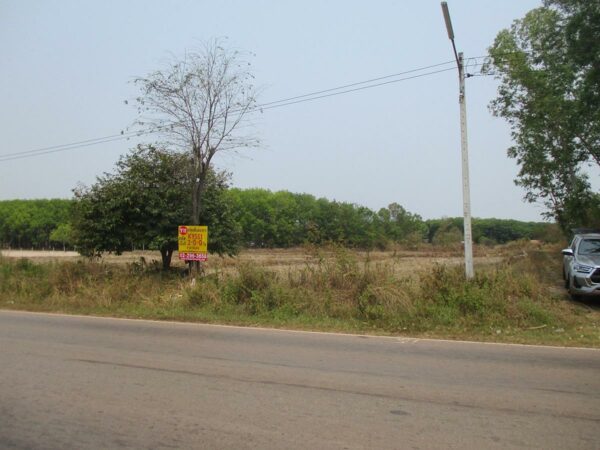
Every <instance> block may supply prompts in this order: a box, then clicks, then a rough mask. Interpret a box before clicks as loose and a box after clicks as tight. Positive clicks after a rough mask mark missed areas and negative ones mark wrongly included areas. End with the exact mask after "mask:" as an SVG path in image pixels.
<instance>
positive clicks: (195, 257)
mask: <svg viewBox="0 0 600 450" xmlns="http://www.w3.org/2000/svg"><path fill="white" fill-rule="evenodd" d="M179 259H183V260H184V261H208V254H206V253H187V252H182V253H180V254H179Z"/></svg>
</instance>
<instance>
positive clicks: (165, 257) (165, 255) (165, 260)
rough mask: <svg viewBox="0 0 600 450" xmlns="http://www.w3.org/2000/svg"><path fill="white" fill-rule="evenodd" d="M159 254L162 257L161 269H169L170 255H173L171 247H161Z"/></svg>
mask: <svg viewBox="0 0 600 450" xmlns="http://www.w3.org/2000/svg"><path fill="white" fill-rule="evenodd" d="M160 256H161V257H162V268H163V270H169V269H170V268H171V257H172V256H173V249H171V248H169V249H167V248H161V249H160Z"/></svg>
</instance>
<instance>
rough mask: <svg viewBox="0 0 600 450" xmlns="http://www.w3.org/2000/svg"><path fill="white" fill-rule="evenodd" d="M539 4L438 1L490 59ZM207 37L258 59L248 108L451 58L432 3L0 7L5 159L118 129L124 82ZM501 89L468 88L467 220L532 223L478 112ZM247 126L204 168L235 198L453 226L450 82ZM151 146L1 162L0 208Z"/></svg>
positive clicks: (511, 170) (131, 113)
mask: <svg viewBox="0 0 600 450" xmlns="http://www.w3.org/2000/svg"><path fill="white" fill-rule="evenodd" d="M540 3H541V1H533V0H503V1H498V0H494V1H491V0H449V1H448V5H449V9H450V15H451V17H452V22H453V26H454V32H455V41H456V45H457V48H458V50H459V51H462V52H464V54H465V58H467V59H468V58H475V57H479V56H482V55H485V54H486V51H487V48H488V47H489V46H490V45H491V44H492V42H493V40H494V37H495V36H496V34H497V33H498V31H500V30H501V29H503V28H506V27H508V26H510V24H511V23H512V21H513V20H515V19H518V18H520V17H522V16H523V15H524V14H525V13H526V12H527V11H529V10H530V9H533V8H535V7H538V6H540ZM213 38H221V39H223V40H224V45H226V46H228V47H230V48H235V49H239V50H242V51H244V52H251V53H252V54H253V55H255V56H252V57H251V59H250V61H251V63H252V65H251V66H250V70H251V71H252V73H253V74H254V76H255V82H256V87H257V88H258V90H259V91H260V96H259V98H258V103H259V104H260V103H267V102H270V101H274V100H280V99H284V98H288V97H293V96H296V95H302V94H306V93H310V92H314V91H320V90H323V89H328V88H332V87H337V86H341V85H346V84H351V83H355V82H360V81H363V80H368V79H372V78H378V77H383V76H387V75H390V74H396V73H399V72H404V71H408V70H412V69H415V68H420V67H424V66H430V65H433V64H438V63H444V62H449V61H452V60H453V59H454V54H453V52H452V46H451V43H450V41H449V39H448V36H447V33H446V28H445V25H444V20H443V16H442V12H441V8H440V2H439V1H437V0H420V1H416V0H412V1H407V0H395V1H379V0H372V1H369V2H365V1H349V0H340V1H337V0H336V1H327V2H325V1H312V0H303V1H275V0H271V1H266V0H264V1H261V0H254V1H251V2H249V1H241V0H239V1H233V0H230V1H227V0H223V1H217V2H215V1H210V2H207V1H202V0H190V1H186V0H172V1H164V0H162V1H161V0H155V1H154V0H146V1H138V0H129V1H113V0H102V1H85V0H60V1H53V0H44V1H42V0H38V1H31V0H0V53H1V54H2V55H3V63H2V70H0V98H1V99H2V101H1V102H0V123H2V140H1V142H0V158H1V156H2V155H6V154H12V153H20V152H27V151H31V150H36V149H40V148H47V147H51V146H56V145H62V144H68V143H71V142H79V141H84V140H87V139H93V138H98V137H103V136H109V135H114V134H118V133H119V132H120V131H121V130H124V129H127V127H129V126H130V125H131V124H132V123H133V121H134V120H135V117H136V111H135V109H134V108H133V107H132V106H131V104H129V105H126V104H125V102H124V100H126V99H131V98H135V97H136V96H137V94H138V91H137V90H136V87H135V86H134V84H133V83H132V82H131V81H132V80H133V79H134V78H135V77H136V76H144V75H147V74H149V73H150V72H153V71H155V70H158V69H162V68H164V67H165V63H166V61H167V60H168V59H169V58H171V57H175V58H177V57H179V56H181V55H183V53H184V52H185V51H186V50H187V51H189V50H193V49H194V48H198V47H199V46H200V45H201V44H202V43H203V42H205V41H207V40H210V39H213ZM478 61H481V60H478ZM472 62H474V60H472ZM446 67H448V68H449V67H452V65H451V64H449V65H447V66H442V68H446ZM431 70H434V69H431ZM431 70H429V71H431ZM469 71H470V72H473V73H475V72H477V71H478V67H476V66H472V67H471V68H470V69H469ZM424 72H427V71H424ZM424 72H420V73H424ZM397 78H398V77H397ZM392 79H393V78H392ZM497 87H498V83H497V81H496V80H494V78H493V77H489V76H478V77H472V78H469V79H467V80H466V93H467V122H468V137H469V161H470V162H469V164H470V178H471V179H470V181H471V202H472V205H471V210H472V215H473V216H474V217H497V218H507V219H508V218H510V219H519V220H536V221H537V220H541V213H542V212H543V208H542V207H541V206H539V205H532V204H529V203H526V202H524V201H523V200H522V198H523V196H524V194H525V192H524V191H523V190H522V189H521V188H519V187H517V186H515V184H514V182H513V180H514V178H515V176H516V174H517V171H518V167H517V165H516V162H515V161H514V160H511V159H509V158H508V157H507V156H506V150H507V148H508V147H509V146H510V145H511V139H510V129H509V127H508V125H507V124H506V122H505V121H503V119H501V118H495V117H493V116H492V115H491V113H490V112H489V110H488V105H489V102H490V101H491V100H492V99H493V98H494V96H495V93H496V90H497ZM251 123H252V127H253V129H252V133H253V134H254V135H255V136H257V137H258V138H259V139H260V146H259V147H258V148H255V149H250V150H244V151H242V152H239V154H238V155H233V154H225V153H221V154H219V155H218V156H217V157H216V159H215V164H216V165H217V166H218V167H219V168H221V169H226V170H228V171H230V172H231V173H232V183H233V185H234V186H235V187H240V188H252V187H260V188H266V189H271V190H288V191H291V192H303V193H309V194H313V195H315V196H316V197H326V198H329V199H331V200H338V201H345V202H351V203H356V204H360V205H364V206H368V207H370V208H372V209H375V210H377V209H379V208H381V207H384V206H387V205H388V204H390V203H392V202H397V203H399V204H401V205H402V206H404V207H405V208H406V209H407V210H408V211H410V212H412V213H416V214H419V215H421V216H422V217H423V218H425V219H430V218H439V217H445V216H448V217H454V216H461V215H462V177H461V148H460V120H459V105H458V77H457V72H456V71H452V70H451V71H446V72H443V73H438V74H432V75H428V76H423V77H420V78H415V79H411V80H405V81H402V82H397V83H391V84H388V85H385V86H380V87H375V88H372V89H365V90H361V91H357V92H352V93H347V94H344V95H337V96H333V97H328V98H324V99H318V100H314V101H309V102H304V103H300V104H296V105H289V106H286V107H281V108H276V109H270V110H266V111H264V112H263V113H259V112H256V113H254V114H253V115H252V117H251ZM159 139H160V137H159V136H154V135H152V136H144V137H143V138H136V139H132V140H117V141H112V142H107V143H104V144H99V145H93V146H87V147H82V148H77V149H71V150H67V151H61V152H56V153H49V154H45V155H41V156H36V157H32V158H22V159H15V160H4V161H0V200H6V199H26V198H70V197H72V189H73V188H75V187H76V186H77V185H78V183H83V184H85V185H90V184H92V183H94V181H95V179H96V176H98V175H101V174H102V173H103V172H111V171H113V169H114V165H115V162H116V161H117V160H118V159H119V157H120V155H123V154H125V153H127V151H128V149H130V148H132V147H134V146H135V145H136V144H137V143H138V142H148V143H149V142H153V141H155V140H159Z"/></svg>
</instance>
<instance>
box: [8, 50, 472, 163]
mask: <svg viewBox="0 0 600 450" xmlns="http://www.w3.org/2000/svg"><path fill="white" fill-rule="evenodd" d="M476 58H482V56H480V57H473V58H471V59H476ZM453 62H454V61H453V60H450V61H446V62H442V63H438V64H432V65H429V66H424V67H420V68H416V69H411V70H407V71H403V72H398V73H395V74H390V75H386V76H382V77H377V78H371V79H369V80H364V81H359V82H356V83H350V84H345V85H341V86H337V87H334V88H329V89H323V90H319V91H314V92H310V93H307V94H302V95H298V96H294V97H288V98H284V99H281V100H275V101H271V102H267V103H262V104H259V105H255V106H253V107H252V108H250V109H249V110H248V112H255V111H260V112H262V111H266V110H269V109H274V108H281V107H284V106H290V105H295V104H298V103H304V102H308V101H313V100H318V99H322V98H327V97H333V96H337V95H343V94H347V93H351V92H356V91H361V90H366V89H371V88H375V87H379V86H384V85H389V84H393V83H398V82H401V81H408V80H412V79H416V78H421V77H425V76H431V75H435V74H438V73H442V72H448V71H451V70H455V67H449V68H445V69H439V70H435V71H430V72H425V73H419V74H416V75H412V76H409V77H403V78H397V79H394V80H388V81H384V82H381V83H375V84H368V83H373V82H375V81H380V80H384V79H389V78H393V77H398V76H401V75H405V74H409V73H415V72H422V71H423V70H426V69H430V68H435V67H441V66H444V65H448V64H450V63H453ZM482 64H483V63H476V64H474V65H472V66H471V67H473V66H478V65H482ZM364 84H366V86H361V85H364ZM354 86H359V87H354ZM347 88H352V89H347ZM235 112H241V110H238V111H232V113H235ZM164 127H165V126H158V127H156V128H154V129H151V130H138V131H129V132H121V133H119V134H113V135H108V136H103V137H99V138H93V139H85V140H82V141H76V142H71V143H68V144H62V145H53V146H49V147H42V148H38V149H34V150H28V151H24V152H14V153H6V154H2V155H0V162H4V161H11V160H16V159H23V158H31V157H36V156H41V155H46V154H51V153H58V152H62V151H67V150H74V149H79V148H85V147H90V146H93V145H98V144H104V143H108V142H114V141H120V140H125V139H131V138H132V137H139V136H144V135H148V134H154V133H157V132H159V131H160V129H161V128H164Z"/></svg>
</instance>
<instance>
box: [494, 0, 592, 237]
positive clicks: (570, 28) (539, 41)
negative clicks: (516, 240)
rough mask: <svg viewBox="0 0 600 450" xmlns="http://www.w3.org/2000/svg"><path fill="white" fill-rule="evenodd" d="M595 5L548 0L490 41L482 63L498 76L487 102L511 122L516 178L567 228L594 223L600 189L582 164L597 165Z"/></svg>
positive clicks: (528, 194) (528, 195)
mask: <svg viewBox="0 0 600 450" xmlns="http://www.w3.org/2000/svg"><path fill="white" fill-rule="evenodd" d="M599 5H600V4H599V3H598V1H588V0H547V1H546V2H545V3H544V6H543V7H541V8H537V9H534V10H532V11H530V12H529V13H527V14H526V16H525V17H524V18H523V19H520V20H516V21H515V22H514V23H513V25H512V26H511V28H510V29H505V30H502V31H500V33H498V35H497V36H496V39H495V41H494V44H493V45H492V47H491V48H490V49H489V53H490V57H491V62H490V64H489V65H488V70H490V71H493V72H494V73H495V74H496V76H497V78H498V79H499V80H500V87H499V89H498V96H497V98H496V99H495V100H493V101H492V103H491V104H490V108H491V110H492V112H493V114H494V115H496V116H500V117H503V118H505V119H506V120H507V121H508V123H509V124H510V126H511V130H512V137H513V140H514V145H513V146H512V147H510V148H509V149H508V155H509V157H511V158H514V159H516V160H517V163H518V164H519V166H520V169H519V173H518V176H517V179H516V180H515V182H516V183H517V185H520V186H522V187H524V188H525V189H526V195H525V199H526V200H527V201H529V202H538V201H541V202H542V203H543V204H544V205H545V206H546V207H547V210H548V211H547V216H549V217H553V218H554V219H555V220H556V221H557V222H558V223H559V224H560V226H561V227H562V228H563V230H565V231H566V230H568V229H569V228H571V227H573V226H575V225H587V226H590V225H600V223H598V220H599V219H600V196H598V194H597V193H594V192H593V191H592V188H591V186H590V182H589V175H588V174H587V172H586V167H588V166H593V167H596V168H598V167H600V120H599V119H600V116H599V114H600V113H599V111H600V109H599V108H598V106H599V105H600V102H599V98H600V92H599V90H600V87H599V86H600V83H599V82H598V81H599V80H600V44H599V42H600V25H599V23H600V20H598V19H600V6H599Z"/></svg>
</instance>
